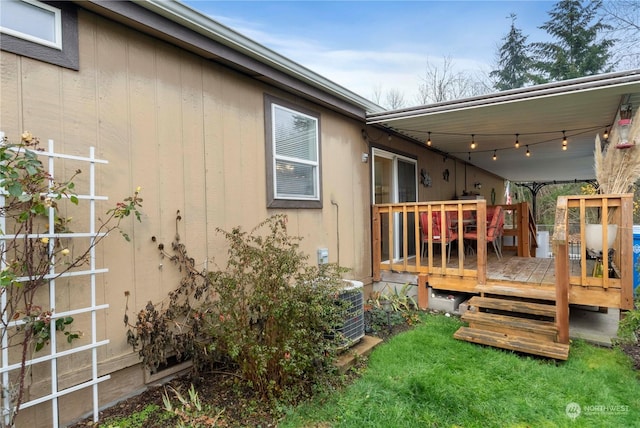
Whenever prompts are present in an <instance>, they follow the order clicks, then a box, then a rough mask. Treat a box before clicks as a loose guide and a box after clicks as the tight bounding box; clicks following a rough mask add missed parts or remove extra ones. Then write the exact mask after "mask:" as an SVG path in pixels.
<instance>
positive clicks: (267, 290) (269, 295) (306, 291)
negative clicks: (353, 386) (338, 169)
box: [205, 216, 344, 396]
mask: <svg viewBox="0 0 640 428" xmlns="http://www.w3.org/2000/svg"><path fill="white" fill-rule="evenodd" d="M263 228H268V230H269V233H268V234H265V235H262V234H261V233H260V231H261V230H262V229H263ZM219 232H221V233H223V235H224V236H225V238H226V239H227V241H228V242H229V244H230V246H229V260H228V263H227V268H226V269H225V270H223V271H218V272H211V273H210V274H209V279H210V282H211V285H212V287H213V289H214V290H215V291H216V294H217V296H218V298H217V299H216V300H215V301H212V303H211V309H212V310H211V311H208V312H207V314H208V317H207V318H206V321H205V326H206V327H205V328H206V329H207V331H209V332H210V334H211V336H212V337H213V338H214V340H213V341H212V343H211V349H212V350H215V351H217V352H222V353H223V354H224V355H227V356H229V357H230V358H231V359H232V360H233V361H235V362H236V364H237V365H238V367H239V368H240V371H241V372H242V374H243V376H244V378H245V379H247V380H248V381H249V382H250V383H251V386H252V387H253V388H254V389H255V390H257V391H259V392H260V393H262V394H265V395H269V396H271V395H275V396H280V395H281V392H283V391H284V390H285V388H286V389H289V390H290V391H291V389H292V388H293V389H295V388H301V387H304V386H305V384H306V385H311V384H314V383H316V382H318V381H319V380H320V378H321V377H322V376H323V373H326V371H327V370H330V368H331V367H332V363H333V357H334V349H335V346H334V345H335V342H334V341H335V340H339V338H337V337H335V335H333V334H331V333H332V332H333V330H334V327H335V326H337V325H339V324H340V322H341V320H342V317H343V313H344V308H343V305H341V304H340V303H339V301H338V300H337V299H336V296H337V293H338V290H339V287H340V286H341V282H342V281H341V279H340V273H341V269H340V268H339V267H337V266H336V265H332V264H329V265H322V266H321V267H320V268H318V267H316V266H311V265H309V264H308V262H307V259H308V256H306V255H305V254H303V253H302V252H301V251H300V250H299V238H294V237H291V236H289V235H288V234H287V232H286V217H283V216H275V217H271V218H269V219H268V220H266V221H265V222H263V223H262V224H260V225H259V226H258V227H257V228H256V229H254V230H253V231H252V232H251V233H247V232H243V231H242V230H240V228H234V229H233V230H232V231H231V232H224V231H219Z"/></svg>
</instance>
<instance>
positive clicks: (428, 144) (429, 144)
mask: <svg viewBox="0 0 640 428" xmlns="http://www.w3.org/2000/svg"><path fill="white" fill-rule="evenodd" d="M427 146H429V147H431V131H429V137H428V138H427Z"/></svg>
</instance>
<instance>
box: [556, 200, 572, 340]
mask: <svg viewBox="0 0 640 428" xmlns="http://www.w3.org/2000/svg"><path fill="white" fill-rule="evenodd" d="M567 215H568V202H567V197H566V196H559V197H558V202H557V206H556V220H555V225H554V232H553V249H554V251H555V266H556V328H557V331H558V342H559V343H567V344H568V343H569V246H568V234H567V232H568V231H567Z"/></svg>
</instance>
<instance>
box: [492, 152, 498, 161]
mask: <svg viewBox="0 0 640 428" xmlns="http://www.w3.org/2000/svg"><path fill="white" fill-rule="evenodd" d="M497 159H498V155H497V154H496V151H495V150H494V151H493V160H497Z"/></svg>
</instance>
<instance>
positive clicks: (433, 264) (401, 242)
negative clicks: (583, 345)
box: [372, 194, 633, 360]
mask: <svg viewBox="0 0 640 428" xmlns="http://www.w3.org/2000/svg"><path fill="white" fill-rule="evenodd" d="M632 202H633V195H631V194H625V195H581V196H564V197H559V198H558V206H557V211H556V221H555V224H554V235H553V241H552V242H553V245H554V255H555V258H553V259H550V258H544V259H543V258H536V257H532V256H533V253H535V251H533V249H534V248H535V247H537V243H536V242H535V229H536V228H535V224H533V222H532V216H531V213H530V210H529V209H528V208H527V206H526V204H525V203H522V204H519V205H517V206H513V205H509V206H504V209H505V210H506V211H507V212H512V213H513V214H512V217H513V219H514V221H513V222H512V228H511V229H510V232H513V233H510V234H508V233H505V234H504V236H509V237H511V238H512V239H513V238H515V241H516V243H517V245H516V246H513V247H504V248H503V257H502V258H501V259H498V257H497V256H496V254H495V252H494V251H493V250H494V249H493V248H492V247H493V245H487V244H488V241H490V240H492V239H493V238H494V237H495V235H490V234H487V226H486V224H485V222H483V221H482V222H478V221H476V226H477V229H476V230H477V232H476V233H475V234H474V235H473V236H474V238H477V239H474V240H472V241H465V242H462V240H461V239H460V237H462V236H463V235H464V233H463V232H464V231H465V229H464V227H465V226H464V221H465V217H466V218H469V214H470V213H471V214H472V218H473V219H484V218H486V213H487V207H486V203H485V202H484V201H434V202H417V203H403V204H382V205H374V206H373V221H372V227H373V230H372V232H373V242H372V243H373V261H374V263H373V278H374V281H380V280H384V277H385V276H386V275H387V273H390V272H399V273H407V274H416V275H417V278H418V306H419V307H420V308H422V309H426V308H427V307H428V299H429V293H428V291H427V286H429V287H431V288H433V289H436V290H446V291H452V292H456V291H457V292H465V293H473V294H478V295H479V298H478V299H475V300H473V301H474V302H475V303H474V304H473V305H471V307H470V309H469V311H467V312H468V315H466V316H463V318H462V319H463V321H466V322H468V323H469V327H463V328H461V329H460V330H459V331H458V332H456V335H455V337H456V338H458V339H461V340H466V341H469V342H474V343H480V344H485V345H490V346H497V347H500V348H505V349H510V350H515V351H519V352H526V353H531V354H536V355H543V356H547V357H550V358H556V359H561V360H564V359H567V358H568V356H569V305H570V304H577V305H588V306H599V307H606V308H618V309H632V308H633V259H632V251H631V247H632V240H631V233H630V232H631V226H632V215H631V214H632ZM588 214H590V215H588ZM610 214H611V222H610V221H609V219H608V216H609V215H610ZM596 215H597V216H598V217H600V215H601V218H599V219H600V224H601V225H605V224H617V225H618V230H619V232H618V233H617V236H616V237H615V241H614V242H613V244H611V243H609V244H607V242H608V240H607V237H608V235H607V233H608V232H607V229H608V228H601V230H602V231H603V232H602V235H601V237H600V238H601V239H600V242H602V243H604V244H603V245H602V246H601V247H588V246H587V242H589V241H588V240H587V238H588V237H592V235H588V236H587V233H586V229H587V218H588V217H589V218H594V217H596ZM418 219H420V222H418ZM423 219H426V220H423ZM570 219H571V221H572V223H570V222H569V220H570ZM576 219H577V220H576ZM438 221H439V222H438ZM434 224H436V225H444V226H443V227H442V229H441V230H443V231H442V232H441V233H440V234H439V236H436V233H435V231H434V232H426V233H423V230H426V231H431V230H434V229H433V225H434ZM447 224H452V225H453V226H450V227H449V228H448V229H446V230H447V231H448V232H446V233H445V232H444V230H445V229H444V227H447V226H446V225H447ZM493 230H495V228H494V229H493ZM436 231H437V229H436ZM620 231H621V232H620ZM433 236H435V237H436V238H437V242H436V239H435V238H434V237H433ZM440 236H447V239H448V241H445V240H444V239H443V242H442V243H441V242H440ZM591 242H592V244H593V241H591ZM610 245H611V247H609V246H610ZM570 247H571V251H570ZM594 248H596V249H597V250H594ZM463 249H464V251H463ZM416 250H417V251H416ZM513 250H515V252H514V251H513ZM598 250H599V252H598ZM609 250H612V251H609ZM588 253H589V254H609V258H607V257H605V258H603V259H602V260H601V261H600V262H599V264H600V263H601V264H602V268H601V269H599V270H598V271H594V269H593V268H594V265H595V263H596V261H595V260H593V259H591V258H588V257H587V254H588ZM390 254H392V255H396V256H395V257H394V259H393V260H389V255H390ZM385 255H386V257H385ZM398 255H400V256H398ZM385 258H386V259H387V260H385ZM550 314H554V315H553V316H550Z"/></svg>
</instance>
